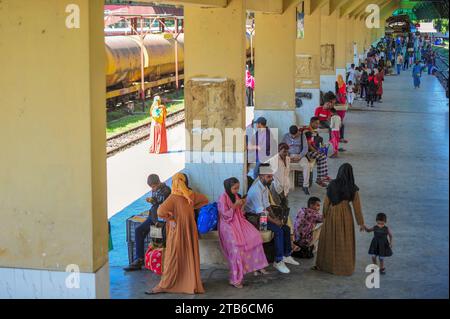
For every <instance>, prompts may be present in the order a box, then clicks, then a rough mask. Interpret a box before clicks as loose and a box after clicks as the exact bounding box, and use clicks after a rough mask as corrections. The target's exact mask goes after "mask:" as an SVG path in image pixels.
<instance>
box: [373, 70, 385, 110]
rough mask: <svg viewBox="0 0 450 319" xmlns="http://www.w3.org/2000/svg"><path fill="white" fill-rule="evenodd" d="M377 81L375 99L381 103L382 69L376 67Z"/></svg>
mask: <svg viewBox="0 0 450 319" xmlns="http://www.w3.org/2000/svg"><path fill="white" fill-rule="evenodd" d="M375 77H376V78H377V81H378V88H377V101H378V102H379V103H381V98H382V96H383V81H384V69H383V68H381V67H380V68H378V73H377V74H376V75H375Z"/></svg>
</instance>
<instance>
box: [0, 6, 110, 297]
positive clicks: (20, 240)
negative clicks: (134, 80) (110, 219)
mask: <svg viewBox="0 0 450 319" xmlns="http://www.w3.org/2000/svg"><path fill="white" fill-rule="evenodd" d="M68 4H75V5H78V6H79V8H80V13H81V14H80V19H81V27H80V28H79V29H68V28H67V27H66V17H67V16H68V15H69V13H66V12H65V10H66V6H67V5H68ZM0 21H2V23H1V26H0V41H1V43H0V46H1V47H2V49H1V50H0V61H3V62H6V61H7V63H3V64H2V76H1V77H0V87H1V88H2V94H1V95H0V105H2V119H3V121H2V125H1V126H0V144H1V145H2V155H1V156H0V166H1V167H2V169H1V170H0V216H2V217H1V223H0V298H8V297H14V298H21V297H23V298H47V297H49V298H56V297H60V298H64V297H73V298H102V297H108V296H109V275H108V264H107V262H108V225H107V209H106V151H105V125H106V124H105V61H104V59H105V55H104V52H105V47H104V38H103V36H104V35H103V1H102V0H70V1H54V0H38V1H36V0H21V1H16V0H3V1H1V2H0ZM70 264H75V265H77V266H78V267H79V270H80V272H81V274H80V280H81V281H80V288H79V289H76V288H75V289H70V288H68V287H67V286H66V283H65V280H66V278H67V277H68V274H67V273H65V271H66V267H67V266H68V265H70Z"/></svg>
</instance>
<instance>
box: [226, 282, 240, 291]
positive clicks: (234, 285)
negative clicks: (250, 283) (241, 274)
mask: <svg viewBox="0 0 450 319" xmlns="http://www.w3.org/2000/svg"><path fill="white" fill-rule="evenodd" d="M229 284H230V285H231V286H233V287H234V288H237V289H242V288H244V285H243V284H232V283H231V282H230V283H229Z"/></svg>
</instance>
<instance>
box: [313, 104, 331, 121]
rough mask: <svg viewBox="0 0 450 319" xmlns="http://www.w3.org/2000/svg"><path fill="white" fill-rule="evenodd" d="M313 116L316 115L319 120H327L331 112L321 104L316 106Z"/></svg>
mask: <svg viewBox="0 0 450 319" xmlns="http://www.w3.org/2000/svg"><path fill="white" fill-rule="evenodd" d="M314 116H316V117H318V118H319V119H320V120H321V121H328V120H329V119H330V117H331V112H330V110H329V109H325V108H324V107H323V106H319V107H317V108H316V111H315V112H314Z"/></svg>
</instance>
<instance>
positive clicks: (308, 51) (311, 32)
mask: <svg viewBox="0 0 450 319" xmlns="http://www.w3.org/2000/svg"><path fill="white" fill-rule="evenodd" d="M310 1H311V0H305V1H304V2H305V11H306V12H308V10H309V7H310V6H311V2H310ZM320 19H321V12H320V10H315V11H314V12H313V13H312V14H305V22H304V23H305V37H304V38H303V39H297V40H296V50H295V51H296V55H297V62H296V63H297V65H298V63H299V59H302V57H301V56H300V55H308V56H311V58H312V61H311V72H310V74H311V77H310V79H309V81H311V83H305V82H302V81H299V79H298V76H297V80H296V88H316V89H318V88H320V35H321V31H320V25H321V23H320Z"/></svg>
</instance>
